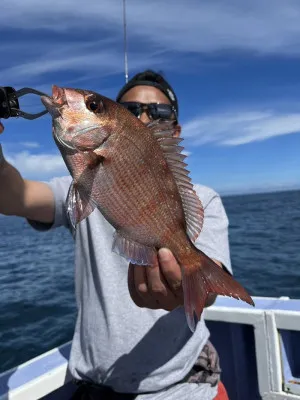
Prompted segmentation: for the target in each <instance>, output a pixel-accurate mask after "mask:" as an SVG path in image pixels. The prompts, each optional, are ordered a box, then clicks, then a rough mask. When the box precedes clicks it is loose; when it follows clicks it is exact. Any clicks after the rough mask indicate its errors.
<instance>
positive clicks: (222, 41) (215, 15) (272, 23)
mask: <svg viewBox="0 0 300 400" xmlns="http://www.w3.org/2000/svg"><path fill="white" fill-rule="evenodd" d="M3 1H4V3H3ZM3 1H2V5H1V15H0V25H1V27H2V29H3V28H4V27H10V28H12V27H14V28H19V27H22V28H25V29H28V30H36V29H44V30H50V31H54V32H56V33H57V32H59V33H62V34H63V33H66V32H68V31H70V30H71V29H72V30H73V31H72V32H75V29H76V30H77V32H80V33H82V35H83V36H84V35H85V34H86V33H89V39H90V40H92V41H93V40H94V39H95V38H97V37H100V38H101V37H102V36H105V37H107V35H108V36H109V37H112V38H118V40H119V41H121V39H122V1H121V0H102V1H101V2H95V1H94V0H89V1H86V2H77V3H76V7H74V2H73V1H72V0H65V1H63V2H62V1H59V0H53V1H51V2H41V1H40V0H27V1H26V2H25V1H23V2H21V1H19V0H3ZM299 19H300V3H299V1H297V0H284V1H282V0H264V1H261V0H251V2H242V1H238V0H215V1H211V0H203V1H201V2H200V1H198V0H190V1H186V0H182V1H171V0H165V1H163V2H162V1H159V0H152V1H151V2H146V1H140V0H131V1H127V20H128V35H129V40H130V48H131V49H132V48H133V47H134V45H135V43H136V42H138V41H141V40H144V41H146V42H148V43H152V44H155V45H156V46H158V47H159V48H163V49H166V50H175V51H176V52H178V51H181V52H218V51H223V50H228V49H229V50H242V51H251V52H258V53H261V54H265V53H267V54H270V53H275V54H297V55H299V54H300V48H299V39H300V24H299ZM77 32H76V33H77ZM101 32H102V35H101ZM105 34H106V35H105ZM130 48H129V50H130ZM50 63H51V60H50Z"/></svg>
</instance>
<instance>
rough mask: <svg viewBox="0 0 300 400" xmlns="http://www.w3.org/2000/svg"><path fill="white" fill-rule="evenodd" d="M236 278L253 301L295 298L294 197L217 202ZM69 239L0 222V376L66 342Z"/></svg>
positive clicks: (299, 233)
mask: <svg viewBox="0 0 300 400" xmlns="http://www.w3.org/2000/svg"><path fill="white" fill-rule="evenodd" d="M223 204H224V206H225V209H226V212H227V215H228V218H229V221H230V230H229V233H230V248H231V259H232V264H233V269H234V274H235V276H236V278H237V279H238V280H239V281H240V282H241V283H242V284H243V285H244V286H245V287H246V288H247V289H248V290H249V292H250V294H251V295H262V296H289V297H291V298H300V251H299V248H300V246H299V244H300V191H290V192H281V193H279V192H278V193H268V194H255V195H243V196H241V195H240V196H232V197H223ZM73 250H74V244H73V239H72V237H71V235H70V234H69V232H68V231H67V230H65V229H62V228H59V229H56V230H55V231H53V232H36V231H34V230H33V229H32V228H31V227H30V226H29V225H28V224H27V223H26V222H25V221H24V220H22V219H20V218H16V217H4V216H0V371H4V370H7V369H9V368H11V367H14V366H16V365H18V364H20V363H22V362H24V361H27V360H28V359H30V358H32V357H35V356H37V355H39V354H41V353H43V352H45V351H47V350H50V349H52V348H53V347H56V346H59V345H61V344H63V343H65V342H66V341H69V340H71V339H72V334H73V329H74V323H75V316H76V307H75V298H74V280H73V263H74V257H73Z"/></svg>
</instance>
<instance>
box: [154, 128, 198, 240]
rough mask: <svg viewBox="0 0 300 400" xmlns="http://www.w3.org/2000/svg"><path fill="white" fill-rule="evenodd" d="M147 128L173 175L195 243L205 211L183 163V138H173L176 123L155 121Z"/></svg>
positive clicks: (190, 233)
mask: <svg viewBox="0 0 300 400" xmlns="http://www.w3.org/2000/svg"><path fill="white" fill-rule="evenodd" d="M147 126H148V128H150V129H151V131H152V133H153V135H154V136H155V137H156V138H157V141H158V142H159V144H160V146H161V148H162V150H163V152H164V155H165V157H166V160H167V163H168V165H169V168H170V169H171V171H172V173H173V176H174V178H175V181H176V184H177V187H178V189H179V193H180V197H181V201H182V205H183V210H184V215H185V220H186V224H187V227H186V230H187V234H188V236H189V237H190V239H191V240H192V241H193V242H194V241H195V240H196V239H197V237H198V236H199V234H200V232H201V229H202V226H203V218H204V210H203V206H202V203H201V201H200V199H199V197H198V196H197V194H196V192H195V190H194V187H193V184H192V183H191V178H190V177H189V173H190V171H188V170H187V169H186V166H187V164H186V163H184V162H183V160H184V159H185V158H186V155H184V154H182V153H181V152H182V150H183V149H184V147H181V146H179V143H180V142H182V141H183V138H180V137H174V136H173V134H174V132H175V127H176V123H174V121H153V122H150V123H149V124H148V125H147Z"/></svg>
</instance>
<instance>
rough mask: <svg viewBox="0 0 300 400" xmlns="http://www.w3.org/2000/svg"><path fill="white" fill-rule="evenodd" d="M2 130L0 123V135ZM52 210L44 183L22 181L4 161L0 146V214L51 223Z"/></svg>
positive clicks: (49, 190) (50, 195) (52, 200)
mask: <svg viewBox="0 0 300 400" xmlns="http://www.w3.org/2000/svg"><path fill="white" fill-rule="evenodd" d="M3 130H4V128H3V125H2V124H1V123H0V133H2V132H3ZM54 210H55V209H54V197H53V194H52V191H51V189H50V188H49V187H48V186H47V185H46V184H45V183H42V182H35V181H29V180H26V179H23V178H22V176H21V174H20V173H19V172H18V171H17V170H16V168H14V167H13V166H12V165H10V164H9V163H8V162H7V161H6V160H5V159H4V156H3V154H2V148H1V145H0V214H4V215H16V216H19V217H24V218H28V219H32V220H34V221H39V222H44V223H52V222H53V220H54Z"/></svg>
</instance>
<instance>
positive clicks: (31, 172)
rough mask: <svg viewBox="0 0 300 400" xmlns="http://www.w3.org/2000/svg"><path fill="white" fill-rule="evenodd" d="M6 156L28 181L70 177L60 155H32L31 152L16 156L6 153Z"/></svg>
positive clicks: (23, 152) (20, 153)
mask: <svg viewBox="0 0 300 400" xmlns="http://www.w3.org/2000/svg"><path fill="white" fill-rule="evenodd" d="M4 154H5V158H6V160H7V161H8V162H9V163H11V164H12V165H13V166H14V167H15V168H17V170H18V171H19V172H20V173H21V175H22V176H23V177H24V178H26V179H38V180H47V179H49V178H52V177H54V176H63V175H68V171H67V168H66V166H65V163H64V161H63V159H62V157H61V155H60V154H47V153H40V154H32V153H30V152H29V151H22V152H19V153H16V154H10V153H8V154H6V152H5V151H4Z"/></svg>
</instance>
